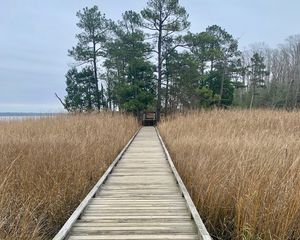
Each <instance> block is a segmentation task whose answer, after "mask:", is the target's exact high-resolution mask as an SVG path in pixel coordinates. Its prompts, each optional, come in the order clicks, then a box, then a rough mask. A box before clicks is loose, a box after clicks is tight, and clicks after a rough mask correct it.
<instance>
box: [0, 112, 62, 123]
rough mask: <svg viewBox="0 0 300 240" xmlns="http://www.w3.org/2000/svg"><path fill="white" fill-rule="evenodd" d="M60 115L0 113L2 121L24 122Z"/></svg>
mask: <svg viewBox="0 0 300 240" xmlns="http://www.w3.org/2000/svg"><path fill="white" fill-rule="evenodd" d="M57 115H58V113H21V112H14V113H11V112H4V113H3V112H2V113H1V112H0V121H11V120H16V121H17V120H24V119H39V118H43V117H54V116H57Z"/></svg>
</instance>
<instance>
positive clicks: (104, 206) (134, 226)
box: [54, 127, 212, 240]
mask: <svg viewBox="0 0 300 240" xmlns="http://www.w3.org/2000/svg"><path fill="white" fill-rule="evenodd" d="M62 239H69V240H79V239H82V240H94V239H99V240H100V239H102V240H104V239H107V240H112V239H114V240H117V239H120V240H137V239H140V240H142V239H144V240H158V239H161V240H162V239H180V240H192V239H200V240H211V239H212V238H211V237H210V235H209V233H208V232H207V230H206V228H205V226H204V224H203V222H202V220H201V218H200V216H199V214H198V212H197V210H196V208H195V206H194V204H193V202H192V200H191V198H190V195H189V194H188V192H187V190H186V188H185V186H184V184H183V182H182V180H181V178H180V176H179V175H178V173H177V171H176V169H175V167H174V165H173V162H172V159H171V158H170V155H169V153H168V151H167V149H166V147H165V145H164V143H163V141H162V139H161V137H160V135H159V133H158V131H157V130H156V129H155V128H154V127H143V128H141V129H140V130H139V131H138V133H137V134H135V136H134V137H133V138H132V139H131V140H130V141H129V143H128V144H127V145H126V146H125V148H124V149H123V150H122V152H121V153H120V154H119V156H118V157H117V158H116V159H115V161H114V162H113V163H112V164H111V166H110V167H109V168H108V170H107V171H106V172H105V174H104V175H103V176H102V177H101V179H100V180H99V181H98V183H97V184H96V185H95V187H94V188H93V189H92V190H91V192H90V193H89V194H88V195H87V196H86V198H85V199H84V200H83V201H82V202H81V204H80V205H79V206H78V208H77V209H76V210H75V212H74V213H73V214H72V216H71V217H70V218H69V220H68V221H67V222H66V223H65V225H64V226H63V227H62V229H61V230H60V231H59V232H58V234H57V235H56V236H55V237H54V240H62Z"/></svg>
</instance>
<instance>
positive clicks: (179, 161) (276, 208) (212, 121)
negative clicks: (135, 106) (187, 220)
mask: <svg viewBox="0 0 300 240" xmlns="http://www.w3.org/2000/svg"><path fill="white" fill-rule="evenodd" d="M159 130H160V132H161V134H162V136H163V138H164V140H165V141H166V144H167V146H168V148H169V150H170V154H171V155H172V158H173V160H174V162H175V165H176V167H177V169H178V171H179V173H180V174H181V176H182V178H183V180H184V182H185V183H186V185H187V187H188V189H189V192H190V193H191V195H192V198H193V200H194V202H195V204H196V205H197V208H198V210H199V212H200V214H201V216H202V218H203V219H204V220H205V222H206V226H207V227H208V229H209V231H210V233H211V234H212V235H213V237H214V238H215V239H242V240H259V239H266V240H271V239H272V240H275V239H276V240H288V239H289V240H295V239H300V112H285V111H271V110H255V111H243V110H232V111H217V110H214V111H210V112H191V113H189V114H187V115H184V116H183V115H181V116H179V115H177V116H175V117H174V116H173V117H171V118H169V119H166V120H165V121H163V122H162V123H161V124H160V125H159Z"/></svg>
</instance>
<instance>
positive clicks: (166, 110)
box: [165, 70, 169, 116]
mask: <svg viewBox="0 0 300 240" xmlns="http://www.w3.org/2000/svg"><path fill="white" fill-rule="evenodd" d="M167 72H168V70H167ZM168 101H169V76H168V73H167V85H166V97H165V116H167V114H168Z"/></svg>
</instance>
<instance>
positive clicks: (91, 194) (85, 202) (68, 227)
mask: <svg viewBox="0 0 300 240" xmlns="http://www.w3.org/2000/svg"><path fill="white" fill-rule="evenodd" d="M140 130H141V127H140V128H139V129H138V130H137V131H136V132H135V134H134V135H133V137H132V138H131V139H130V140H129V142H128V143H127V144H126V146H125V147H124V148H123V150H122V151H121V152H120V153H119V155H118V156H117V157H116V158H115V160H114V161H113V162H112V164H111V165H110V166H109V167H108V169H107V170H106V172H105V173H104V174H103V175H102V177H101V178H100V179H99V181H98V182H97V183H96V185H95V186H94V187H93V188H92V190H91V191H90V192H89V193H88V195H87V196H86V197H85V198H84V199H83V201H82V202H81V203H80V204H79V206H78V207H77V208H76V210H75V211H74V212H73V214H72V215H71V216H70V218H69V219H68V220H67V221H66V223H65V224H64V225H63V227H62V228H61V229H60V231H59V232H58V233H57V234H56V235H55V237H54V238H53V240H63V239H65V238H66V237H67V236H68V233H69V232H70V230H71V228H72V227H73V225H74V223H75V222H76V221H77V219H79V218H80V216H81V214H82V212H83V211H84V210H85V208H86V207H87V206H88V205H89V203H90V201H91V200H92V199H93V198H94V196H95V195H96V193H97V192H98V190H99V189H100V187H101V186H102V185H103V184H104V183H105V181H106V179H107V177H108V176H109V174H110V173H111V172H112V170H113V168H114V167H115V166H116V165H117V163H118V162H119V160H120V159H121V158H122V156H123V155H124V153H125V152H126V150H127V149H128V147H129V146H130V144H131V143H132V141H133V140H134V139H135V137H136V136H137V134H138V133H139V131H140Z"/></svg>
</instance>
